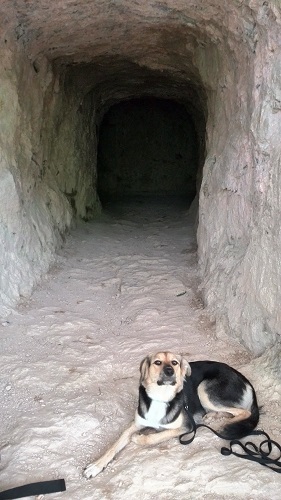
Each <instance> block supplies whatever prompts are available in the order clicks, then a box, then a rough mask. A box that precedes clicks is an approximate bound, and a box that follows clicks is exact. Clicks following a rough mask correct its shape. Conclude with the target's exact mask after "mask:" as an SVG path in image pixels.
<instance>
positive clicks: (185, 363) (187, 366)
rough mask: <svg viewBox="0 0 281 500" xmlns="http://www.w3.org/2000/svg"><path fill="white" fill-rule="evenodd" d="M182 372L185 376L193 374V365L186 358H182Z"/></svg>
mask: <svg viewBox="0 0 281 500" xmlns="http://www.w3.org/2000/svg"><path fill="white" fill-rule="evenodd" d="M180 367H181V373H182V376H183V377H190V375H191V367H190V364H189V363H188V361H187V360H186V359H185V358H181V363H180Z"/></svg>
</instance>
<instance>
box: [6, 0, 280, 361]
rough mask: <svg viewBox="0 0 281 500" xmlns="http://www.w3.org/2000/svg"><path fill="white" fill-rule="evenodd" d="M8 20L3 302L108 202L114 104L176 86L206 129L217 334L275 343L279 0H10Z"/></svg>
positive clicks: (208, 252)
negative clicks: (104, 182)
mask: <svg viewBox="0 0 281 500" xmlns="http://www.w3.org/2000/svg"><path fill="white" fill-rule="evenodd" d="M0 19H1V21H0V22H1V58H0V64H1V71H0V79H1V85H0V88H1V96H0V99H1V103H0V113H1V139H0V141H1V142H0V155H1V156H0V161H1V171H0V175H1V182H0V191H1V192H0V194H1V196H0V204H1V233H0V236H1V240H2V248H3V249H4V251H2V252H1V256H0V260H1V266H2V267H3V272H2V273H1V285H0V290H1V299H2V306H1V313H2V314H5V312H7V311H8V309H9V307H10V306H11V305H13V304H15V303H16V302H17V301H18V300H19V299H20V297H21V296H22V295H23V296H25V295H28V293H30V290H31V288H32V286H33V285H34V283H36V281H37V280H38V279H39V277H40V276H41V275H42V273H44V272H45V271H46V269H47V268H48V265H49V264H50V262H51V261H52V257H53V255H54V252H55V249H56V248H57V247H58V245H60V244H61V238H62V235H63V234H64V233H65V231H66V230H67V228H68V227H69V226H70V224H71V221H72V220H74V218H75V217H76V216H78V217H84V218H88V217H90V216H91V214H92V213H93V212H95V211H96V210H98V209H99V201H98V198H97V194H96V150H97V135H96V130H97V129H96V127H98V126H99V125H100V123H101V120H102V117H103V116H104V113H105V112H106V111H107V110H108V109H109V108H110V106H111V105H112V104H114V103H117V102H120V101H122V100H124V99H128V98H138V97H142V96H154V97H167V98H169V99H174V100H175V101H177V102H180V103H182V104H183V105H184V106H185V107H186V110H187V111H188V113H190V114H191V115H192V116H193V119H194V122H195V125H196V129H197V134H198V138H199V144H200V151H199V153H200V160H199V163H200V168H199V174H198V191H199V190H200V195H199V213H198V220H199V226H198V251H199V265H200V268H201V274H202V292H203V295H204V298H205V301H206V303H207V304H208V306H209V308H210V310H211V311H213V313H214V316H215V318H216V319H217V325H218V333H219V332H220V331H225V332H227V333H228V334H230V335H233V336H235V337H238V338H239V339H240V340H241V341H242V342H243V343H244V344H245V345H246V346H247V347H248V348H249V349H251V350H252V351H253V352H254V353H256V354H261V353H263V352H264V351H266V350H267V349H269V350H270V349H271V347H272V346H275V345H276V342H278V340H279V338H280V334H281V317H280V306H279V304H280V302H281V274H280V273H281V262H280V260H281V258H280V255H281V238H280V236H281V235H280V211H281V206H280V189H281V185H280V183H281V179H280V136H281V104H280V103H281V88H280V81H281V54H280V51H281V39H280V37H281V14H280V2H279V0H268V1H261V0H244V1H243V0H229V1H227V2H223V3H222V2H220V1H218V0H193V1H192V0H191V1H189V2H186V1H185V0H166V1H163V2H158V1H152V0H150V1H143V2H137V1H132V0H127V1H126V0H120V1H119V2H116V1H106V2H105V1H104V0H95V1H92V0H80V1H74V0H57V1H53V0H52V1H50V2H44V1H43V0H37V1H36V2H35V1H34V0H31V1H23V0H17V1H13V0H3V1H2V2H1V6H0ZM205 138H206V142H205ZM204 160H205V161H204ZM203 163H204V168H203V171H202V168H201V167H203ZM201 180H202V183H201Z"/></svg>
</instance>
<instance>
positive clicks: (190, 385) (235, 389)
mask: <svg viewBox="0 0 281 500" xmlns="http://www.w3.org/2000/svg"><path fill="white" fill-rule="evenodd" d="M189 364H190V367H191V375H190V376H189V377H186V378H185V382H184V388H183V390H184V404H185V405H186V406H187V407H188V410H189V412H190V413H191V415H192V416H193V417H195V419H198V417H199V418H200V417H202V416H204V415H205V414H206V410H205V409H204V408H203V406H202V404H201V402H200V399H199V397H198V391H197V390H198V386H199V385H200V384H201V382H203V381H204V387H205V391H206V393H207V394H208V397H209V398H210V400H212V401H213V402H214V403H217V404H218V405H222V406H228V407H237V408H239V407H241V401H242V400H243V394H244V393H245V391H246V390H248V391H251V404H250V408H249V411H251V415H250V416H249V418H247V419H245V420H243V421H241V422H235V423H232V424H231V423H229V424H228V425H226V426H225V427H224V430H223V437H224V438H225V439H235V438H237V439H238V438H241V437H244V436H246V435H247V434H249V433H250V432H251V431H252V430H253V429H254V428H255V427H256V425H257V424H258V421H259V408H258V404H257V398H256V393H255V390H254V388H253V386H252V384H251V383H250V382H249V381H248V380H247V379H246V377H244V375H243V374H242V373H240V372H238V371H237V370H235V369H234V368H232V367H231V366H229V365H227V364H225V363H220V362H217V361H194V362H190V363H189Z"/></svg>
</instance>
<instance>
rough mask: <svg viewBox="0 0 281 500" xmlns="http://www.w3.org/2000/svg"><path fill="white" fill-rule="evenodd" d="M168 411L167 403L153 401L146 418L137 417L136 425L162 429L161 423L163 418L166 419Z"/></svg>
mask: <svg viewBox="0 0 281 500" xmlns="http://www.w3.org/2000/svg"><path fill="white" fill-rule="evenodd" d="M166 410H167V403H165V402H164V401H153V400H152V401H151V405H150V407H149V410H148V412H147V413H146V414H145V416H144V418H142V417H140V416H139V415H138V414H137V415H136V423H137V424H138V425H143V426H145V427H153V428H154V429H158V428H159V427H162V426H161V424H160V422H161V420H162V418H164V417H165V415H166Z"/></svg>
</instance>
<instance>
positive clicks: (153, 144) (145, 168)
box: [97, 98, 198, 202]
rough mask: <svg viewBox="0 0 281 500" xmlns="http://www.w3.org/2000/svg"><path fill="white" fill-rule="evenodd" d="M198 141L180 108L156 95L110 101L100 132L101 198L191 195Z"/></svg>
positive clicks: (184, 112) (187, 117) (182, 108)
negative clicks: (110, 105) (153, 96)
mask: <svg viewBox="0 0 281 500" xmlns="http://www.w3.org/2000/svg"><path fill="white" fill-rule="evenodd" d="M197 168H198V143H197V136H196V131H195V128H194V123H193V120H192V118H191V117H190V115H189V114H188V113H187V111H186V109H185V107H184V106H183V105H181V104H179V103H177V102H175V101H172V100H166V99H156V98H143V99H131V100H128V101H124V102H121V103H118V104H115V105H114V106H112V107H111V108H110V109H109V111H108V112H107V113H106V114H105V116H104V119H103V121H102V123H101V126H100V131H99V145H98V165H97V171H98V194H99V196H100V199H101V201H102V202H103V201H107V200H109V199H112V198H121V197H130V196H132V197H133V196H137V195H142V196H145V195H154V196H155V195H169V196H175V195H176V196H181V197H186V198H188V199H189V200H190V201H191V200H192V199H193V198H194V197H195V194H196V177H197Z"/></svg>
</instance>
